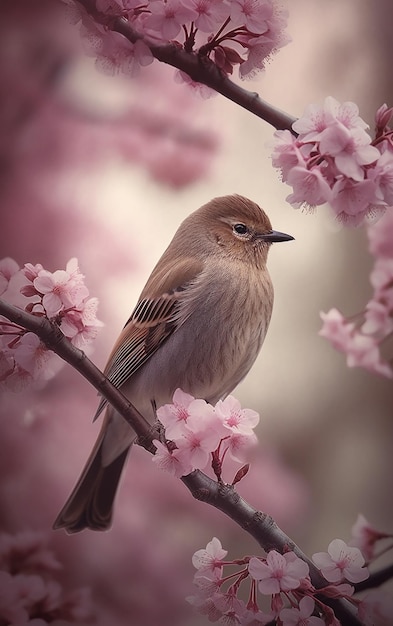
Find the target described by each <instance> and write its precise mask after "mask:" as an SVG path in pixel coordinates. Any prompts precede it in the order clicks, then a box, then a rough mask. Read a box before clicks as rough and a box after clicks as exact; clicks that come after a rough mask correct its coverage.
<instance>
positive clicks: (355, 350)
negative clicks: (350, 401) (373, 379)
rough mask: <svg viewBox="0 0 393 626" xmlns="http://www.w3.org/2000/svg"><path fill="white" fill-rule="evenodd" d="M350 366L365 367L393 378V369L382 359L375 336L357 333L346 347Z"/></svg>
mask: <svg viewBox="0 0 393 626" xmlns="http://www.w3.org/2000/svg"><path fill="white" fill-rule="evenodd" d="M346 353H347V365H348V367H363V368H365V369H367V370H369V371H370V372H375V373H376V374H381V375H382V376H386V378H393V371H392V369H391V367H390V365H388V364H387V363H386V362H384V361H383V360H382V359H381V355H380V352H379V345H378V342H377V341H376V340H375V338H374V337H371V336H368V335H363V334H361V333H355V334H354V335H353V336H352V338H351V341H350V343H349V344H348V346H347V349H346Z"/></svg>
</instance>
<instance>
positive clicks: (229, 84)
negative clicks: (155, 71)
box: [77, 0, 296, 130]
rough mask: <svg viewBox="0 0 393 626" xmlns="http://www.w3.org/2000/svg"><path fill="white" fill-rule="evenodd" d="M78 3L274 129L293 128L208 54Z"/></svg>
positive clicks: (86, 0) (84, 0)
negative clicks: (156, 37) (165, 40)
mask: <svg viewBox="0 0 393 626" xmlns="http://www.w3.org/2000/svg"><path fill="white" fill-rule="evenodd" d="M77 2H78V3H79V4H80V5H82V6H83V7H84V9H85V10H86V11H87V12H88V13H89V15H91V17H93V18H94V20H95V21H96V22H98V23H99V24H103V25H104V26H105V27H106V28H108V29H109V30H113V31H116V32H118V33H120V34H121V35H123V36H124V37H125V38H126V39H128V41H130V42H131V43H136V42H137V41H140V40H142V41H143V42H144V43H145V44H146V45H147V46H148V48H149V49H150V51H151V53H152V55H153V56H154V58H156V59H157V60H158V61H161V62H162V63H166V64H168V65H171V66H172V67H176V68H177V69H179V70H181V71H182V72H185V73H186V74H188V76H190V78H191V79H192V80H193V81H195V82H197V83H203V84H204V85H206V86H207V87H210V88H211V89H213V90H214V91H217V93H220V94H221V95H222V96H224V97H225V98H228V99H229V100H232V102H235V104H238V105H239V106H241V107H242V108H244V109H246V110H247V111H249V112H250V113H253V114H254V115H256V116H257V117H260V118H261V119H263V120H265V121H266V122H268V124H270V125H271V126H274V128H276V129H277V130H285V129H288V130H291V129H292V124H293V122H294V121H295V120H296V118H295V117H292V116H291V115H288V113H285V112H284V111H281V110H280V109H278V108H276V107H274V106H272V105H271V104H269V103H268V102H266V101H265V100H262V98H260V97H259V95H258V94H257V93H256V92H252V91H247V89H244V88H243V87H240V85H237V84H236V83H234V82H233V81H232V80H230V79H229V78H228V77H227V76H226V75H225V74H223V72H221V70H220V69H219V68H218V67H217V65H216V64H215V63H213V61H211V60H210V59H209V58H208V57H206V56H201V55H198V54H196V53H195V52H187V51H186V50H184V48H182V47H180V46H179V45H176V44H175V43H165V44H162V43H160V44H158V43H157V42H156V41H154V40H152V39H149V38H148V37H145V36H144V35H142V34H141V33H139V32H137V31H136V30H135V29H134V28H133V27H132V26H131V24H130V23H129V22H128V20H126V19H125V18H122V17H110V16H108V15H105V14H104V13H100V12H99V11H97V9H96V8H95V2H94V0H77Z"/></svg>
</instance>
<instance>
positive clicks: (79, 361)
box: [0, 299, 158, 452]
mask: <svg viewBox="0 0 393 626" xmlns="http://www.w3.org/2000/svg"><path fill="white" fill-rule="evenodd" d="M0 315H4V316H5V317H6V318H7V319H8V320H10V321H11V322H14V323H15V324H18V326H21V327H22V328H26V329H27V330H29V331H31V332H32V333H35V334H36V335H37V336H38V337H39V338H40V339H41V341H42V342H43V343H44V344H45V345H46V347H47V348H49V350H52V351H53V352H55V353H56V354H57V355H58V356H59V357H61V358H62V359H63V361H66V362H67V363H69V364H70V365H72V367H73V368H74V369H76V370H77V371H78V372H79V373H80V374H82V376H84V378H86V380H88V381H89V383H91V384H92V385H93V387H95V388H96V389H97V391H98V392H99V393H100V394H101V395H102V396H103V397H104V398H105V399H106V400H107V401H108V402H109V403H110V404H111V405H112V406H113V407H114V408H115V409H116V410H117V411H118V412H119V413H120V414H121V416H122V417H124V419H125V420H126V421H127V422H128V423H129V424H130V426H131V427H132V428H133V430H135V432H136V434H137V436H138V443H139V445H141V446H143V447H144V448H146V449H147V450H149V451H150V452H152V451H155V447H154V446H152V444H151V442H152V440H153V439H158V435H157V433H156V431H155V430H154V429H153V428H152V427H151V425H150V424H149V422H148V421H147V420H146V419H145V418H144V417H143V415H141V414H140V413H139V412H138V411H137V410H136V408H135V407H134V406H133V405H132V404H131V402H130V401H129V400H128V399H127V398H126V397H125V396H124V395H123V394H122V392H121V391H120V390H119V389H117V387H115V386H114V385H112V383H111V382H110V381H109V380H108V378H107V377H106V376H105V374H103V373H102V372H101V370H99V369H98V367H96V366H95V365H94V363H92V361H90V359H88V358H87V356H86V354H85V353H84V352H83V351H82V350H79V349H78V348H76V347H75V346H73V345H72V343H71V342H70V341H69V340H68V339H67V337H66V336H65V335H63V333H62V332H61V330H60V328H59V327H58V326H57V324H55V323H52V322H50V321H49V320H48V319H47V318H45V317H41V316H40V317H38V316H37V315H32V314H31V313H27V312H26V311H23V310H22V309H20V308H19V307H16V306H14V305H12V304H9V303H8V302H5V301H4V300H1V299H0Z"/></svg>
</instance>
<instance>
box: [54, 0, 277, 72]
mask: <svg viewBox="0 0 393 626" xmlns="http://www.w3.org/2000/svg"><path fill="white" fill-rule="evenodd" d="M65 1H66V2H67V3H68V4H70V1H72V0H65ZM81 4H82V5H83V2H81ZM76 6H78V3H77V5H76ZM96 10H97V12H98V14H99V17H98V19H96V20H95V19H94V15H93V14H92V12H90V14H89V15H88V14H87V13H85V12H83V11H82V13H81V17H82V35H83V38H84V41H85V43H86V45H87V49H88V50H90V52H91V53H92V54H93V55H94V56H96V57H97V65H98V67H99V68H100V69H101V70H103V71H105V72H107V73H110V74H114V73H117V72H122V73H125V74H128V75H135V73H136V72H137V71H138V69H139V67H141V66H145V65H148V64H149V63H151V62H152V61H153V56H152V53H151V51H150V49H149V47H148V45H147V44H146V42H148V41H150V42H154V43H155V44H156V43H158V42H160V43H162V42H175V43H176V44H177V45H179V47H180V46H181V47H182V48H183V49H184V50H185V51H186V52H188V53H197V54H198V55H199V56H201V57H205V58H209V59H211V60H212V61H213V62H214V63H215V64H216V65H217V66H218V67H219V69H220V70H221V71H222V72H223V73H224V74H232V73H233V68H234V67H235V66H238V67H239V75H240V76H241V77H242V78H247V77H252V76H253V75H254V74H255V73H256V72H258V71H260V70H263V69H264V66H265V64H266V62H267V60H268V59H269V58H270V56H271V55H272V54H273V53H274V52H275V51H276V50H277V49H278V48H280V47H282V46H284V45H285V44H286V43H287V42H288V41H289V38H288V36H287V35H286V34H285V32H284V29H285V27H286V13H285V12H284V11H283V10H282V9H281V8H280V7H279V6H278V5H276V4H275V2H274V1H273V0H231V1H230V0H211V1H210V2H206V0H150V1H149V2H143V1H140V0H96ZM96 17H97V16H96ZM114 17H122V18H123V19H126V20H127V21H128V22H129V24H130V25H131V27H132V28H133V29H134V30H135V31H136V32H137V33H138V34H139V38H138V39H137V41H136V43H134V44H133V43H131V42H129V41H128V40H127V39H126V38H125V37H124V36H123V35H121V34H119V33H117V32H114V31H113V30H111V20H113V18H114ZM143 38H144V39H145V41H146V42H145V41H144V39H143ZM183 77H184V79H185V80H186V81H187V82H189V79H188V77H187V76H185V75H183Z"/></svg>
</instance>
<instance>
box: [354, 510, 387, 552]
mask: <svg viewBox="0 0 393 626" xmlns="http://www.w3.org/2000/svg"><path fill="white" fill-rule="evenodd" d="M388 537H392V535H391V534H388V533H384V532H382V531H380V530H378V529H377V528H375V527H374V526H372V525H371V524H370V523H369V522H368V521H367V519H366V518H365V517H364V515H362V514H361V513H359V515H358V517H357V520H356V522H355V524H354V525H353V526H352V530H351V540H350V542H349V544H348V545H350V546H352V547H356V548H359V550H360V551H361V553H362V554H363V556H364V558H365V559H367V560H368V561H369V560H370V559H372V558H373V556H374V553H375V547H376V543H377V542H378V541H380V540H381V539H386V538H388Z"/></svg>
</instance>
